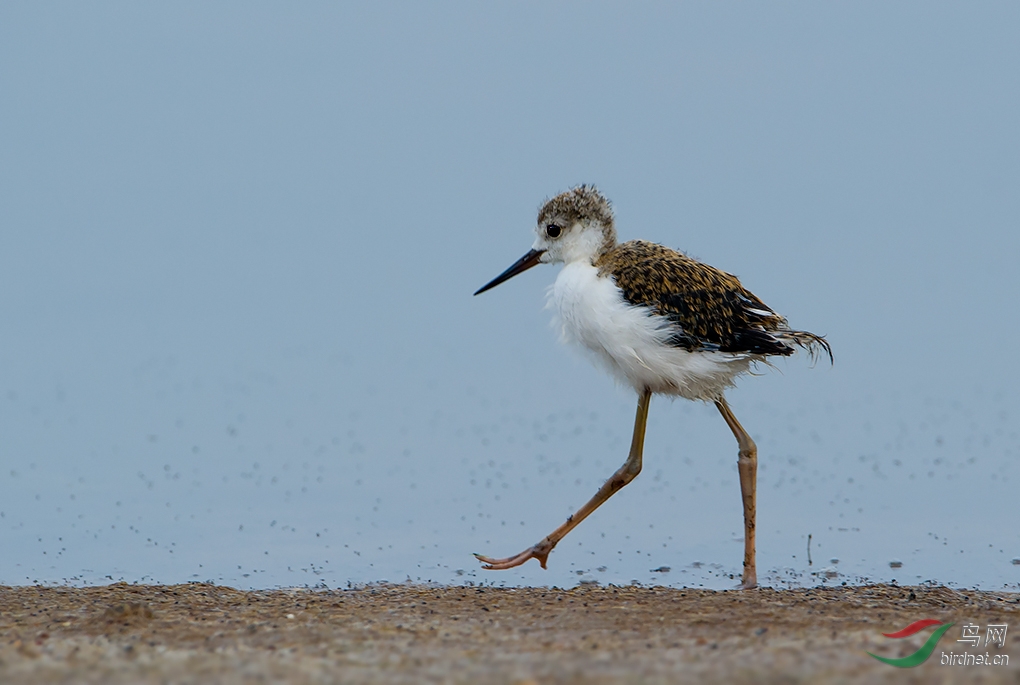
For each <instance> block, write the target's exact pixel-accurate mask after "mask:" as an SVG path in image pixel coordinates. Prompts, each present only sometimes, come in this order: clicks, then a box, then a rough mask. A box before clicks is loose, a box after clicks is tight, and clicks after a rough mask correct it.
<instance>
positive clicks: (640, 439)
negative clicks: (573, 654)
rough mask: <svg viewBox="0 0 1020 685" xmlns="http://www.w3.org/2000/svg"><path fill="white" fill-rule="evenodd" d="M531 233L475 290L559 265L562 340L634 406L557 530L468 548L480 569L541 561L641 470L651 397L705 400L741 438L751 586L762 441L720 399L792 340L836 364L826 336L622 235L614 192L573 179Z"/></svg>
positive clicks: (710, 272)
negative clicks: (606, 468)
mask: <svg viewBox="0 0 1020 685" xmlns="http://www.w3.org/2000/svg"><path fill="white" fill-rule="evenodd" d="M535 233H536V237H535V241H534V243H533V245H532V248H531V250H529V251H528V252H527V253H526V254H525V255H524V256H523V257H521V258H520V259H519V260H517V261H516V262H514V263H513V264H512V265H511V266H510V267H509V268H508V269H506V270H505V271H504V272H503V273H501V274H500V275H498V276H496V277H495V278H494V279H492V280H491V281H489V282H488V283H486V284H485V285H483V286H482V287H481V288H479V289H478V290H477V291H476V292H475V295H480V294H482V293H484V292H486V291H487V290H491V289H492V288H495V287H496V286H497V285H500V284H501V283H504V282H505V281H507V280H509V279H511V278H513V277H514V276H517V275H519V274H521V273H523V272H525V271H527V270H528V269H531V268H532V267H534V266H537V265H539V264H560V263H562V264H563V268H562V269H561V270H560V272H559V274H558V276H557V277H556V280H555V282H554V283H553V285H552V286H551V287H550V288H549V294H548V297H549V305H550V308H551V309H552V310H553V311H554V313H555V318H556V323H557V327H558V328H559V330H560V332H561V338H562V339H563V340H564V341H565V342H568V343H572V344H576V345H579V346H580V347H581V348H582V349H584V350H586V351H587V352H588V353H590V354H591V356H592V357H593V358H594V361H595V362H596V363H597V364H598V365H601V366H603V367H605V368H606V369H607V370H608V371H609V372H610V373H611V374H612V375H613V376H615V377H616V378H617V379H618V380H619V381H621V382H622V383H623V384H624V385H629V386H631V387H632V388H634V390H635V391H636V392H637V395H638V404H637V414H636V416H635V419H634V431H633V437H632V438H631V446H630V452H629V453H628V455H627V459H626V461H625V462H624V464H623V465H622V466H621V467H620V468H619V469H617V471H616V472H615V473H613V475H612V476H610V478H609V479H608V480H606V481H605V482H604V483H603V485H602V486H601V487H600V488H599V490H598V492H596V493H595V495H594V496H593V497H592V498H591V499H590V500H589V501H588V502H587V503H585V504H584V506H582V507H581V508H580V509H578V510H577V512H576V513H574V514H573V515H572V516H570V517H569V518H567V520H566V521H565V522H564V523H563V524H562V525H560V526H559V527H558V528H556V530H554V531H553V532H552V533H550V534H549V535H547V536H546V537H545V538H543V539H542V540H541V541H539V542H538V543H536V544H535V545H532V546H531V547H529V548H527V549H525V550H524V551H522V552H520V553H519V554H516V555H514V556H510V557H506V558H500V559H497V558H492V557H488V556H483V555H481V554H475V557H476V558H477V559H478V560H479V561H480V562H481V563H482V564H483V568H484V569H488V570H504V569H510V568H514V567H516V566H520V565H521V564H523V563H525V562H527V561H528V560H530V559H537V560H538V562H539V563H540V564H541V566H542V568H546V567H547V566H546V563H547V560H548V557H549V553H550V552H551V551H552V550H553V548H554V547H556V545H557V544H558V543H559V542H560V540H562V539H563V538H564V536H566V535H567V533H569V532H570V531H571V530H573V529H574V528H575V527H576V526H577V525H578V524H580V523H581V521H583V520H584V519H585V518H587V517H588V515H590V514H591V513H592V512H593V511H595V510H596V509H597V508H598V507H599V506H601V505H602V504H603V503H605V502H606V500H608V499H609V498H610V497H612V496H613V495H614V494H615V493H616V492H618V491H619V490H620V489H621V488H623V487H624V486H626V485H627V484H628V483H630V482H631V481H632V480H634V478H635V477H636V476H637V475H638V474H639V473H640V472H641V464H642V454H643V450H644V438H645V425H646V422H647V419H648V407H649V404H650V402H651V398H652V396H653V395H664V396H669V397H674V398H675V397H680V398H684V399H688V400H695V401H703V402H711V403H713V404H714V405H715V407H716V408H717V409H718V410H719V413H720V414H721V415H722V418H723V420H724V421H725V422H726V425H727V426H728V427H729V429H730V431H731V432H732V433H733V436H734V437H735V438H736V440H737V470H738V473H739V478H740V491H741V499H742V501H743V514H744V561H743V572H742V574H741V583H740V587H742V588H744V589H751V588H754V587H756V586H757V584H758V580H757V569H756V565H755V552H756V550H755V521H756V515H757V504H756V502H757V498H756V487H757V468H758V448H757V446H756V445H755V443H754V440H752V439H751V436H750V435H748V433H747V431H746V430H744V428H743V426H741V425H740V422H739V421H738V420H737V417H736V416H735V415H734V414H733V411H732V410H731V409H730V406H729V404H727V402H726V398H725V391H726V390H727V389H729V388H730V387H733V385H734V381H735V379H736V378H737V377H739V376H741V375H743V374H746V373H748V372H750V371H752V370H753V369H754V367H755V365H756V364H759V363H764V364H766V365H768V364H769V363H770V362H769V360H770V358H772V357H786V356H789V355H792V354H793V353H794V352H795V351H797V349H798V348H799V349H802V350H804V351H806V352H807V353H808V354H809V356H810V358H811V359H812V361H814V360H816V359H817V358H819V357H820V356H821V355H822V354H824V355H826V356H828V358H829V361H830V363H833V356H832V348H831V346H830V344H829V342H828V341H827V340H826V339H825V337H824V336H821V335H815V334H814V333H809V332H807V331H799V330H794V329H792V328H790V325H789V323H788V322H787V320H786V319H785V318H784V317H783V316H781V315H779V314H777V313H776V312H775V311H774V310H773V309H771V308H770V307H769V306H768V305H766V304H765V303H764V302H762V300H760V299H759V298H758V297H756V296H755V295H754V294H752V293H751V292H750V291H749V290H747V289H746V288H744V286H743V285H741V283H740V280H739V279H738V278H737V277H736V276H733V275H731V274H729V273H726V272H725V271H721V270H720V269H717V268H715V267H713V266H709V265H708V264H705V263H703V262H700V261H698V260H696V259H694V258H692V257H689V256H687V255H686V254H684V253H681V252H678V251H676V250H673V249H670V248H668V247H664V246H662V245H659V244H656V243H652V242H647V241H644V240H631V241H628V242H624V243H619V242H617V237H616V226H615V218H614V212H613V208H612V205H611V204H610V202H609V200H608V199H607V198H606V197H605V196H604V195H603V194H602V193H601V192H599V190H598V188H597V187H595V186H594V185H579V186H576V187H574V188H571V189H570V190H568V191H566V192H563V193H560V194H559V195H556V196H555V197H553V198H552V199H550V200H547V201H546V202H545V203H544V204H543V205H542V207H541V209H540V210H539V212H538V221H537V223H536V225H535Z"/></svg>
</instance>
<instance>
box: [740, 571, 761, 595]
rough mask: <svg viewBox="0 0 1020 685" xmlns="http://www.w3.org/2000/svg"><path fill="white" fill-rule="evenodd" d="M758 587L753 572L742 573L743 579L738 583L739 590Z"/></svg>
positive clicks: (756, 576) (756, 577) (755, 574)
mask: <svg viewBox="0 0 1020 685" xmlns="http://www.w3.org/2000/svg"><path fill="white" fill-rule="evenodd" d="M756 587H758V574H757V573H755V572H754V571H751V572H750V573H748V572H746V571H745V572H744V578H743V580H741V581H740V589H741V590H753V589H754V588H756Z"/></svg>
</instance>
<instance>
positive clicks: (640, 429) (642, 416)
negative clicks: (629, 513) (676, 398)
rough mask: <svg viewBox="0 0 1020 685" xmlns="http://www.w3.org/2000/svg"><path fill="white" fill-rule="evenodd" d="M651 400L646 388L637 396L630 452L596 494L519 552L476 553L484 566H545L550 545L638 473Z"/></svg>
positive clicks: (649, 392) (488, 567) (550, 549)
mask: <svg viewBox="0 0 1020 685" xmlns="http://www.w3.org/2000/svg"><path fill="white" fill-rule="evenodd" d="M651 399H652V391H651V390H649V389H648V388H645V390H644V392H642V393H641V396H640V397H639V398H638V406H637V416H636V417H634V437H633V438H631V441H630V454H628V455H627V461H625V462H624V463H623V466H621V467H620V468H618V469H617V470H616V473H614V474H613V475H612V477H611V478H610V479H609V480H607V481H606V482H605V483H603V484H602V487H601V488H599V491H598V492H596V493H595V496H594V497H592V498H591V499H590V500H588V502H587V504H585V505H584V506H583V507H581V508H580V509H578V510H577V513H576V514H574V515H573V516H571V517H570V518H568V519H567V520H566V521H565V522H564V523H563V525H561V526H560V527H559V528H557V529H556V530H554V531H553V532H551V533H549V534H548V535H546V536H545V538H543V539H542V541H541V542H539V543H538V544H537V545H535V546H533V547H529V548H528V549H526V550H524V551H523V552H521V553H520V554H517V555H515V556H512V557H507V558H506V559H492V558H490V557H484V556H482V555H481V554H476V555H475V556H476V557H478V560H479V561H481V562H482V563H484V564H485V566H484V567H483V568H486V569H489V570H503V569H508V568H513V567H514V566H520V565H521V564H523V563H524V562H525V561H527V560H528V559H538V563H540V564H542V568H545V562H546V559H548V557H549V552H551V551H552V550H553V547H555V546H556V544H557V543H558V542H559V541H560V540H562V539H563V538H564V537H565V536H566V534H567V533H569V532H570V531H572V530H573V529H574V527H575V526H576V525H577V524H579V523H580V522H581V521H583V520H585V519H586V518H588V514H590V513H592V512H593V511H595V510H596V509H598V508H599V506H601V505H602V503H603V502H605V501H606V500H607V499H609V498H610V497H612V496H613V495H615V494H616V493H617V492H619V491H620V490H621V489H622V488H623V486H624V485H626V484H627V483H629V482H631V481H632V480H634V478H636V477H637V475H638V474H639V473H641V455H642V453H643V451H644V445H645V424H646V423H647V422H648V404H649V402H650V401H651Z"/></svg>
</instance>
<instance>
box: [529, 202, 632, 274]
mask: <svg viewBox="0 0 1020 685" xmlns="http://www.w3.org/2000/svg"><path fill="white" fill-rule="evenodd" d="M535 230H536V232H537V233H538V242H536V245H535V247H536V248H543V249H546V250H549V251H550V252H552V253H553V254H551V255H550V258H549V259H546V260H543V261H551V262H555V261H568V262H569V261H571V257H572V256H574V255H572V253H578V255H577V256H580V254H581V253H584V257H586V258H594V257H595V256H596V255H597V254H599V253H602V252H605V251H607V250H609V249H612V247H613V246H614V245H616V227H615V225H614V221H613V208H612V206H611V205H610V203H609V200H608V199H607V198H606V197H605V196H604V195H602V194H601V193H600V192H599V191H598V188H596V187H595V186H589V185H580V186H577V187H576V188H572V189H570V190H568V191H567V192H565V193H560V194H559V195H557V196H556V197H554V198H553V199H551V200H548V201H547V202H546V203H545V204H544V205H542V209H541V210H539V212H538V225H537V226H536V228H535ZM581 234H583V238H582V236H581ZM538 243H543V244H542V245H539V244H538ZM557 243H563V245H562V248H563V249H557V248H558V247H560V246H559V245H557ZM561 253H562V254H561ZM577 256H574V258H577Z"/></svg>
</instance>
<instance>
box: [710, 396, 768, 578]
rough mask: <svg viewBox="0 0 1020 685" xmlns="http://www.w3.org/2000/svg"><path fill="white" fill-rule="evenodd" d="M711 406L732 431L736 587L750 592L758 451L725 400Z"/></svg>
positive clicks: (752, 569)
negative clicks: (739, 574)
mask: <svg viewBox="0 0 1020 685" xmlns="http://www.w3.org/2000/svg"><path fill="white" fill-rule="evenodd" d="M715 406H716V407H717V408H718V409H719V413H720V414H722V417H723V418H724V419H725V420H726V425H728V426H729V427H730V430H731V431H733V437H735V438H736V439H737V446H738V449H739V452H737V471H738V472H739V473H740V498H741V499H742V500H743V502H744V574H743V578H742V579H741V582H740V587H742V588H744V589H745V590H750V589H751V588H753V587H757V586H758V572H757V569H756V566H755V548H754V530H755V517H756V515H757V510H758V501H757V500H758V447H757V445H755V444H754V440H752V439H751V436H750V435H748V434H747V431H745V430H744V427H743V426H741V425H740V422H739V421H737V417H736V416H734V415H733V411H732V410H731V409H730V405H728V404H726V400H725V399H723V398H722V397H720V398H719V399H717V400H716V401H715Z"/></svg>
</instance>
